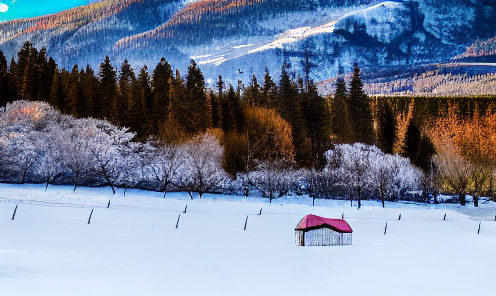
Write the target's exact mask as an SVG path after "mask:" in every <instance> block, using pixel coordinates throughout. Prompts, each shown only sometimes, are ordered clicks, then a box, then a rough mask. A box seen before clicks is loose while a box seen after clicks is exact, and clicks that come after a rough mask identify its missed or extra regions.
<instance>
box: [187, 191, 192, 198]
mask: <svg viewBox="0 0 496 296" xmlns="http://www.w3.org/2000/svg"><path fill="white" fill-rule="evenodd" d="M188 194H189V197H191V200H193V192H191V191H188Z"/></svg>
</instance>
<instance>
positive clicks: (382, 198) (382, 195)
mask: <svg viewBox="0 0 496 296" xmlns="http://www.w3.org/2000/svg"><path fill="white" fill-rule="evenodd" d="M381 202H382V207H383V208H385V207H386V206H385V203H384V189H383V188H381Z"/></svg>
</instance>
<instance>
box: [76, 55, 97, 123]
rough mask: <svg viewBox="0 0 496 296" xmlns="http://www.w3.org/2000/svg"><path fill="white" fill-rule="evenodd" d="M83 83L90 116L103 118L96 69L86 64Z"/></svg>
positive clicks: (87, 110)
mask: <svg viewBox="0 0 496 296" xmlns="http://www.w3.org/2000/svg"><path fill="white" fill-rule="evenodd" d="M81 83H82V88H83V93H84V97H85V98H86V112H87V113H88V116H91V117H94V118H101V114H102V113H101V102H100V97H99V95H98V86H99V82H98V79H97V78H96V77H95V71H93V69H91V67H90V66H89V65H87V66H86V71H85V72H84V78H83V81H81Z"/></svg>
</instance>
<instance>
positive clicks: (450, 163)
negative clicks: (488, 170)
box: [433, 146, 474, 206]
mask: <svg viewBox="0 0 496 296" xmlns="http://www.w3.org/2000/svg"><path fill="white" fill-rule="evenodd" d="M433 160H434V163H435V164H436V165H437V166H438V167H439V173H440V175H441V178H442V179H443V181H444V182H445V183H446V185H448V187H449V188H450V189H451V190H453V191H454V192H455V193H456V194H457V195H458V198H459V201H460V204H461V205H462V206H464V205H465V204H466V199H465V195H466V194H467V188H468V184H469V181H470V177H471V175H472V173H473V171H474V167H473V165H472V164H471V163H470V162H469V161H467V160H466V159H464V158H463V157H461V156H460V155H459V154H458V152H457V151H456V148H455V147H454V146H446V147H445V149H444V151H443V152H442V153H440V154H437V155H434V156H433Z"/></svg>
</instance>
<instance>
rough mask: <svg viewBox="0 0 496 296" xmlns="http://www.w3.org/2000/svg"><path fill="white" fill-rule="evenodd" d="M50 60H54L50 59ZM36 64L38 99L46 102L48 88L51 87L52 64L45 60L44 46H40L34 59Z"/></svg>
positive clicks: (48, 95) (48, 96)
mask: <svg viewBox="0 0 496 296" xmlns="http://www.w3.org/2000/svg"><path fill="white" fill-rule="evenodd" d="M52 62H53V63H54V62H55V61H54V60H53V59H52ZM36 64H37V65H38V77H37V79H38V81H39V84H38V98H37V100H38V101H43V102H48V100H49V99H50V89H51V88H52V81H53V73H54V71H52V69H51V67H54V65H53V64H52V65H50V64H49V61H48V60H47V53H46V48H42V49H41V50H40V52H39V53H38V57H37V59H36Z"/></svg>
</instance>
